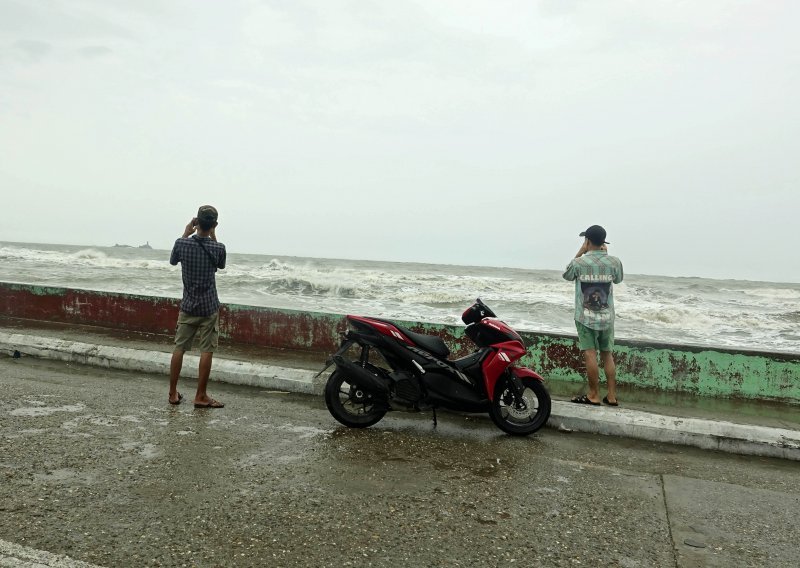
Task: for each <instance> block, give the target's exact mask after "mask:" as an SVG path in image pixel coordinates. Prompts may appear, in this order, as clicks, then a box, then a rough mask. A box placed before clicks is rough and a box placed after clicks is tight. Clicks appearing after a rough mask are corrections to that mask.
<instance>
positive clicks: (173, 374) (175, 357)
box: [169, 349, 184, 404]
mask: <svg viewBox="0 0 800 568" xmlns="http://www.w3.org/2000/svg"><path fill="white" fill-rule="evenodd" d="M183 353H184V351H183V350H182V349H176V350H175V351H173V352H172V360H171V361H170V363H169V401H170V402H172V403H174V404H177V403H178V401H179V400H180V395H179V394H178V378H179V377H180V376H181V369H182V368H183Z"/></svg>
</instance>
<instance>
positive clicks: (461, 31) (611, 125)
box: [0, 0, 800, 281]
mask: <svg viewBox="0 0 800 568" xmlns="http://www.w3.org/2000/svg"><path fill="white" fill-rule="evenodd" d="M798 22H800V2H794V1H783V2H782V1H770V0H759V1H751V2H748V1H735V0H727V1H722V0H691V1H672V2H666V1H654V0H648V1H644V0H642V1H633V0H628V1H624V0H584V1H581V0H539V1H532V0H527V1H523V0H519V1H518V0H424V1H423V0H420V1H411V0H391V1H383V0H382V1H378V0H372V1H370V0H350V1H347V0H316V1H310V0H286V1H282V2H278V1H269V0H226V1H224V2H222V1H219V2H216V1H214V2H212V1H210V0H208V1H200V0H163V1H161V0H159V1H156V0H147V1H145V0H96V1H89V0H20V1H17V0H0V192H2V203H3V209H4V215H3V222H2V224H0V240H3V241H22V242H46V243H69V244H80V245H98V246H108V245H112V244H114V243H128V244H133V245H137V244H141V243H144V242H145V241H149V242H150V243H151V244H152V245H153V246H154V247H156V248H170V247H171V245H172V242H173V241H174V239H175V238H176V237H177V236H180V234H181V232H182V229H183V226H184V225H185V223H186V222H187V221H188V220H189V219H190V218H191V217H192V215H193V214H194V213H195V212H196V210H197V207H198V206H199V205H201V204H204V203H210V204H213V205H215V206H216V207H217V208H218V209H219V211H220V227H219V229H218V235H219V237H220V240H222V241H223V242H225V243H226V245H227V247H228V250H229V252H248V253H263V254H274V255H299V256H317V257H334V258H360V259H377V260H400V261H420V262H435V263H447V264H481V265H492V266H518V267H524V268H546V269H547V268H551V269H561V268H563V266H565V265H566V263H567V261H568V260H569V259H570V258H571V257H572V256H573V254H574V252H575V250H577V248H578V246H579V245H580V239H579V238H578V237H577V234H578V232H580V231H581V230H583V229H585V228H586V227H587V226H588V225H591V224H594V223H598V224H602V225H604V226H605V227H606V228H607V230H608V240H609V241H611V243H612V245H611V247H610V249H611V251H612V253H613V254H616V255H618V256H620V257H621V259H622V260H623V263H624V265H625V268H626V272H629V273H645V274H663V275H671V276H706V277H725V278H745V279H752V280H775V281H800V262H798V261H797V260H796V258H797V254H798V252H797V242H798V233H799V232H800V191H798V190H799V189H800V187H799V186H800V184H799V183H798V182H799V181H800V156H798V149H799V147H800V120H798V113H799V112H800V110H799V109H800V106H799V105H800V61H799V59H800V34H798V33H797V25H798Z"/></svg>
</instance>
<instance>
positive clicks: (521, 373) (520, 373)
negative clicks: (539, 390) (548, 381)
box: [511, 367, 544, 383]
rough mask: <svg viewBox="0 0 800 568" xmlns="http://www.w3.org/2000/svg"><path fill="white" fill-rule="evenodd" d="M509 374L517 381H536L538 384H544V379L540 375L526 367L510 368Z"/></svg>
mask: <svg viewBox="0 0 800 568" xmlns="http://www.w3.org/2000/svg"><path fill="white" fill-rule="evenodd" d="M511 372H512V373H514V376H515V377H517V378H518V379H536V380H537V381H539V382H542V383H543V382H544V378H543V377H542V376H541V375H539V374H538V373H535V372H533V371H531V370H530V369H528V368H526V367H511Z"/></svg>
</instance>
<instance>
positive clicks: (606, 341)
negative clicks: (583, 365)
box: [575, 321, 614, 351]
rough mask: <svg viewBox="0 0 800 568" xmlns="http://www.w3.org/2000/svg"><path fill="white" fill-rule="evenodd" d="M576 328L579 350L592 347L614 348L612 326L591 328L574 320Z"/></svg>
mask: <svg viewBox="0 0 800 568" xmlns="http://www.w3.org/2000/svg"><path fill="white" fill-rule="evenodd" d="M575 327H576V328H577V329H578V347H579V348H580V350H581V351H586V350H588V349H594V350H595V351H613V350H614V328H613V327H610V328H608V329H592V328H590V327H586V326H585V325H583V324H582V323H580V322H577V321H576V322H575Z"/></svg>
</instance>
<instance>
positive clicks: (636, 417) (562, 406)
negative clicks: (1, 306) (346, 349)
mask: <svg viewBox="0 0 800 568" xmlns="http://www.w3.org/2000/svg"><path fill="white" fill-rule="evenodd" d="M15 351H18V352H19V353H20V354H23V355H27V356H33V357H41V358H46V359H55V360H59V361H67V362H71V363H80V364H87V365H97V366H101V367H106V368H111V369H121V370H127V371H138V372H145V373H155V374H162V375H167V374H168V373H169V363H170V354H169V353H164V352H157V351H145V350H141V349H129V348H124V347H112V346H105V345H96V344H90V343H83V342H78V341H65V340H59V339H53V338H47V337H38V336H35V335H28V334H23V333H7V332H1V331H0V352H3V353H6V354H8V355H12V354H13V353H14V352H15ZM197 363H198V358H197V357H194V356H190V355H187V356H186V360H185V363H184V367H183V368H184V370H185V372H184V375H188V376H191V377H194V378H196V377H197ZM314 375H316V372H315V371H313V370H306V369H295V368H287V367H279V366H272V365H265V364H259V363H249V362H243V361H232V360H226V359H219V360H216V361H215V362H214V380H217V381H222V382H227V383H232V384H240V385H250V386H256V387H261V388H266V389H275V390H285V391H290V392H299V393H306V394H321V392H322V388H323V385H324V380H325V377H324V376H323V378H320V379H315V378H314ZM548 425H549V426H551V427H554V428H559V429H561V430H571V431H578V432H588V433H596V434H604V435H610V436H622V437H628V438H638V439H643V440H649V441H654V442H665V443H672V444H682V445H688V446H696V447H699V448H704V449H712V450H720V451H725V452H731V453H737V454H745V455H755V456H764V457H776V458H783V459H789V460H797V461H800V431H795V430H788V429H784V428H767V427H763V426H754V425H743V424H734V423H732V422H726V421H719V420H702V419H697V418H678V417H672V416H663V415H659V414H652V413H647V412H640V411H636V410H630V409H619V408H617V409H613V408H606V407H601V408H594V407H586V406H581V405H576V404H571V403H568V402H560V401H554V402H553V412H552V415H551V417H550V421H549V423H548Z"/></svg>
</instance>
